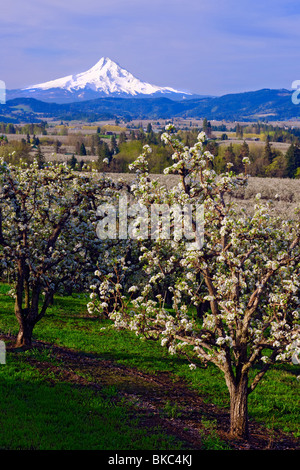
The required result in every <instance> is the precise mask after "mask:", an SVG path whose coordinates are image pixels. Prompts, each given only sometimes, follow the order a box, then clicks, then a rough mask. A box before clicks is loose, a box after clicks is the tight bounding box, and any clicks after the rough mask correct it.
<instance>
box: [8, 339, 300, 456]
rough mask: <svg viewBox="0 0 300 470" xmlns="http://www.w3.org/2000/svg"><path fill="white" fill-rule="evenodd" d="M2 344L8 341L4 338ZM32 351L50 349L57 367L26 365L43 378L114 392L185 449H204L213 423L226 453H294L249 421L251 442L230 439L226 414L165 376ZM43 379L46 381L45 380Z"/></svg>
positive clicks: (88, 357) (279, 437)
mask: <svg viewBox="0 0 300 470" xmlns="http://www.w3.org/2000/svg"><path fill="white" fill-rule="evenodd" d="M0 339H1V337H0ZM2 339H5V340H6V341H7V340H9V337H7V336H6V337H3V338H2ZM34 347H35V348H38V349H42V350H43V349H45V348H46V349H49V351H50V352H51V354H52V355H53V357H54V358H55V360H56V364H57V363H58V364H59V365H54V364H53V361H49V362H45V361H40V360H38V359H37V358H35V357H30V356H29V357H28V361H29V362H30V363H31V364H32V365H34V366H35V367H36V368H38V369H39V371H40V372H41V373H42V374H43V373H45V375H46V376H48V375H49V372H50V371H51V372H52V373H53V374H54V377H55V379H54V381H57V380H64V381H68V382H70V383H73V384H74V385H75V384H76V386H82V387H90V388H92V389H94V390H98V391H101V390H102V389H103V388H104V387H106V388H107V387H113V388H112V389H113V390H115V397H114V399H115V400H120V399H125V400H126V402H127V403H128V406H129V407H130V410H131V413H132V416H134V417H137V418H139V420H140V422H141V423H142V424H143V425H145V426H147V427H152V426H153V427H155V426H158V425H159V426H160V427H163V428H164V429H166V431H167V432H168V433H169V434H172V435H174V436H177V437H178V438H180V439H181V440H183V441H185V442H186V445H187V447H188V448H189V449H190V450H193V449H196V450H197V449H203V448H204V447H203V439H204V441H205V438H206V437H207V436H209V435H210V433H211V432H212V428H211V427H210V428H209V427H207V426H203V424H202V423H201V421H202V420H203V421H206V422H211V423H215V424H214V435H217V436H218V437H219V438H220V439H221V440H222V441H223V442H224V441H225V442H226V443H227V444H228V446H229V447H230V448H231V449H239V450H267V449H268V450H296V449H299V444H298V443H297V442H296V441H295V440H293V439H291V438H290V437H289V436H286V435H285V434H283V433H281V432H278V431H274V430H273V431H271V430H269V429H266V428H264V427H263V426H261V425H260V424H257V423H254V422H250V426H249V429H250V436H251V437H250V439H249V441H248V442H244V441H236V440H232V439H230V436H229V435H228V429H229V414H228V411H227V410H222V409H218V408H217V407H216V406H215V405H212V404H207V403H205V402H204V401H203V400H202V399H201V397H200V396H199V395H198V394H197V392H196V391H193V390H191V389H190V388H189V387H188V386H187V384H185V383H184V382H183V380H182V379H180V378H178V377H175V376H172V375H170V374H169V373H161V372H160V373H159V374H158V375H153V374H147V373H144V372H141V371H139V370H137V369H135V368H129V367H126V366H123V365H120V364H117V363H115V362H114V361H112V360H107V359H102V358H101V357H97V356H95V355H92V354H83V353H78V352H76V351H72V350H69V349H66V348H61V347H56V346H53V345H49V344H47V343H42V342H35V344H34ZM7 349H8V351H11V352H13V351H14V350H13V349H11V350H10V349H9V346H8V348H7ZM53 374H52V375H53ZM47 380H50V379H49V378H48V377H47ZM201 436H202V437H201Z"/></svg>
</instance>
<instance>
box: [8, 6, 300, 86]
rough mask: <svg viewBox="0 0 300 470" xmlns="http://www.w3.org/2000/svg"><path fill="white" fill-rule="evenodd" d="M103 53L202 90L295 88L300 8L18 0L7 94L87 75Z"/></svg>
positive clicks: (12, 17)
mask: <svg viewBox="0 0 300 470" xmlns="http://www.w3.org/2000/svg"><path fill="white" fill-rule="evenodd" d="M2 3H3V2H2ZM103 56H105V57H110V58H111V59H112V60H115V61H116V62H118V63H119V64H120V65H121V66H122V67H124V68H126V69H127V70H129V71H130V72H131V73H133V74H134V75H135V76H137V77H138V78H140V79H142V80H144V81H147V82H150V83H152V84H155V85H160V86H170V87H173V88H176V89H180V90H186V91H191V92H194V93H200V94H211V95H222V94H225V93H235V92H240V91H249V90H258V89H261V88H288V89H289V88H291V84H292V82H293V81H294V80H300V3H299V1H294V0H284V1H283V0H281V1H278V0H261V1H260V2H251V1H250V0H150V1H147V2H145V1H144V0H64V1H63V2H62V1H61V0H26V2H25V1H24V0H14V1H12V2H8V1H6V2H5V4H4V5H2V7H1V18H0V79H1V80H4V81H5V82H6V86H7V88H8V89H13V88H21V87H25V86H29V85H33V84H35V83H40V82H44V81H47V80H51V79H55V78H59V77H63V76H65V75H69V74H75V73H79V72H83V71H85V70H87V69H88V68H90V67H92V66H93V65H94V64H95V63H96V62H97V61H98V60H99V59H100V58H101V57H103Z"/></svg>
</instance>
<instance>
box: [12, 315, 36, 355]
mask: <svg viewBox="0 0 300 470" xmlns="http://www.w3.org/2000/svg"><path fill="white" fill-rule="evenodd" d="M33 328H34V325H33V324H32V323H30V322H29V321H27V320H26V318H25V319H23V320H22V321H21V322H19V332H18V335H17V339H16V343H15V347H16V348H31V346H32V332H33Z"/></svg>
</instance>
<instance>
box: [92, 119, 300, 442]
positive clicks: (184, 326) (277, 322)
mask: <svg viewBox="0 0 300 470" xmlns="http://www.w3.org/2000/svg"><path fill="white" fill-rule="evenodd" d="M162 139H163V140H164V142H165V143H166V144H168V145H171V146H172V148H173V160H174V164H173V165H172V166H171V167H169V168H167V169H166V170H165V173H166V174H170V173H173V174H177V175H178V177H179V184H178V185H177V186H175V187H174V188H173V189H171V190H170V189H166V188H165V187H163V186H161V185H158V183H157V182H156V181H155V180H151V179H150V178H149V174H148V170H147V154H148V152H149V151H150V150H149V148H147V147H145V148H144V152H143V154H142V155H141V156H140V157H139V158H138V159H137V161H136V162H135V163H134V164H133V165H132V169H135V170H136V172H137V179H136V182H135V184H134V185H133V188H132V190H133V193H134V195H135V197H136V198H137V199H138V200H139V201H140V202H141V203H143V204H144V205H145V206H146V207H148V208H149V207H150V206H151V204H153V203H160V204H166V205H172V204H175V203H177V204H180V205H184V204H189V205H191V206H197V205H202V206H203V207H204V234H203V235H204V237H203V243H201V244H199V245H198V246H197V245H196V246H194V248H193V247H192V249H191V246H190V244H189V243H187V242H188V241H189V240H184V239H183V238H181V239H176V237H175V235H176V234H175V230H174V227H175V226H177V227H178V221H177V220H175V216H173V218H171V232H170V238H169V239H165V240H164V239H159V238H157V239H152V240H151V242H152V243H151V245H149V240H145V239H142V238H141V239H140V240H139V238H138V235H137V239H138V240H139V243H140V246H141V257H140V259H141V260H142V261H143V263H144V273H143V275H144V276H147V279H148V281H147V283H146V284H145V285H143V286H142V288H141V289H140V288H139V287H140V286H139V285H132V286H131V287H130V288H128V289H127V290H126V291H125V290H124V289H122V283H121V279H122V277H121V276H120V275H118V274H117V272H114V273H110V274H108V275H106V276H105V277H103V276H102V277H101V276H100V278H99V284H98V286H95V285H94V286H93V288H94V292H95V290H96V289H98V292H99V293H100V294H99V297H100V299H99V297H98V296H94V298H93V300H92V302H91V303H90V308H91V304H93V307H94V308H96V309H98V310H99V311H100V312H103V311H104V310H105V309H106V312H107V314H108V315H109V317H110V318H111V319H112V320H113V322H114V325H115V326H116V327H117V328H129V329H131V330H132V331H134V332H136V334H137V335H138V336H139V337H141V338H146V339H151V340H156V341H159V342H160V343H161V345H162V346H164V347H167V348H168V350H169V352H170V353H171V354H176V353H183V354H185V355H186V357H187V358H188V359H189V361H190V368H191V370H193V369H194V368H196V367H197V365H198V364H201V363H205V364H206V363H209V362H211V363H213V364H215V365H216V366H217V367H218V368H219V369H220V370H221V371H222V372H223V374H224V378H225V381H226V384H227V387H228V391H229V395H230V432H231V434H232V435H233V436H235V437H239V438H244V439H246V438H248V435H249V431H248V397H249V394H250V393H251V392H253V390H254V389H255V387H256V386H257V385H258V383H259V382H260V381H261V379H262V378H263V377H264V375H265V374H266V372H267V371H268V370H269V368H270V367H271V366H272V365H274V364H275V363H277V362H278V361H281V362H282V361H283V362H284V361H289V362H290V361H291V358H292V356H293V355H294V356H295V354H299V344H300V336H299V313H300V299H299V287H300V276H299V274H300V246H299V245H300V243H299V242H300V224H299V214H298V215H297V214H295V218H294V219H293V220H280V219H279V218H278V217H276V216H275V215H272V211H271V203H266V204H262V202H261V200H260V199H259V196H258V197H257V199H256V201H255V204H254V207H253V211H251V213H250V212H247V213H246V212H243V213H242V214H243V215H240V211H238V210H237V207H236V206H235V205H234V204H233V203H232V202H231V198H230V197H229V196H230V193H231V192H232V191H234V190H235V189H237V188H238V187H239V186H240V185H245V184H247V175H246V170H245V173H244V174H241V175H234V174H233V173H232V172H231V171H230V169H229V168H228V171H226V172H225V173H224V174H222V175H217V174H216V173H215V171H214V169H213V155H211V154H210V153H209V152H207V151H204V148H203V147H204V145H203V144H204V142H205V139H206V136H205V134H204V133H200V134H199V136H198V141H197V143H196V144H195V145H194V146H193V147H191V148H188V147H186V146H184V145H183V144H182V142H180V141H179V140H178V139H177V137H176V134H175V132H174V128H173V126H171V125H169V126H168V127H167V128H166V132H165V133H164V134H163V135H162ZM247 163H248V162H247V159H245V160H244V164H245V168H246V167H247ZM238 212H239V215H238ZM177 216H178V214H177ZM177 216H176V217H177ZM193 217H195V216H194V215H193ZM192 222H193V223H192V227H193V229H194V232H195V236H196V237H197V233H196V221H195V219H193V221H192ZM173 235H174V236H173ZM198 235H199V234H198ZM170 247H171V248H172V250H173V255H172V256H169V255H167V259H166V258H164V262H162V261H161V260H162V258H163V253H164V252H165V253H170ZM178 264H179V265H180V270H178ZM120 265H121V269H120V270H119V273H122V262H121V261H120ZM124 266H126V260H125V259H124V260H123V267H124ZM170 272H172V273H173V274H174V273H175V274H176V275H175V277H173V284H172V285H169V290H170V291H171V293H172V307H173V308H172V311H171V312H170V311H169V310H167V309H166V308H165V303H164V298H163V296H162V295H161V294H157V293H156V292H157V291H156V290H155V289H156V287H157V286H159V285H160V283H161V282H163V281H164V280H165V279H166V278H167V277H168V276H169V274H170ZM97 274H100V273H99V272H98V273H97ZM204 301H206V302H208V303H209V308H208V309H207V311H206V312H205V313H204V315H203V318H202V319H199V318H198V317H197V316H196V315H194V314H193V312H194V310H195V307H197V306H199V304H201V303H203V302H204ZM108 306H110V308H109V309H108ZM297 347H298V349H297ZM257 365H258V367H257ZM250 371H251V374H250ZM250 377H251V378H250Z"/></svg>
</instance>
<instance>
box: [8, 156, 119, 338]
mask: <svg viewBox="0 0 300 470" xmlns="http://www.w3.org/2000/svg"><path fill="white" fill-rule="evenodd" d="M0 185H1V192H0V265H1V267H2V270H3V271H2V272H3V273H6V274H9V277H10V281H11V282H12V283H13V287H12V294H13V296H14V298H15V315H16V318H17V321H18V324H19V332H18V336H17V340H16V346H18V347H23V346H24V347H30V346H31V343H32V332H33V328H34V326H35V325H36V323H37V322H38V321H39V320H41V319H42V318H43V317H44V315H45V313H46V310H47V308H48V306H49V304H50V303H51V301H52V299H53V294H54V293H55V292H56V291H57V290H58V289H59V288H61V287H63V286H66V285H70V284H72V286H73V288H74V289H76V286H78V285H81V286H82V282H84V277H85V276H86V277H87V275H88V272H89V271H91V266H93V270H92V271H94V266H95V263H96V262H97V261H98V258H99V254H100V250H101V241H100V240H99V239H98V238H97V236H96V234H95V227H96V222H97V219H96V209H97V206H98V204H99V203H100V202H101V200H103V198H105V192H106V191H110V189H109V187H110V183H109V182H108V181H107V180H106V179H104V178H103V179H101V178H100V179H98V180H95V179H94V178H93V177H87V176H85V175H84V174H78V172H74V171H72V170H70V169H69V168H68V167H67V166H66V165H55V164H49V165H48V166H47V167H45V168H44V169H42V170H40V169H39V167H38V164H37V162H34V163H33V164H32V165H23V166H21V167H15V166H12V165H9V164H7V163H5V162H4V161H1V163H0Z"/></svg>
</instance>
